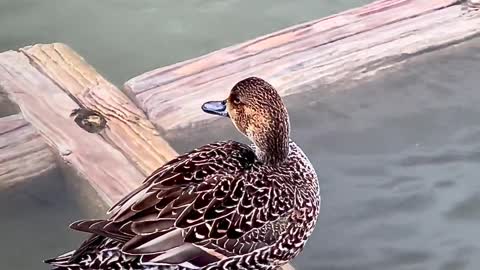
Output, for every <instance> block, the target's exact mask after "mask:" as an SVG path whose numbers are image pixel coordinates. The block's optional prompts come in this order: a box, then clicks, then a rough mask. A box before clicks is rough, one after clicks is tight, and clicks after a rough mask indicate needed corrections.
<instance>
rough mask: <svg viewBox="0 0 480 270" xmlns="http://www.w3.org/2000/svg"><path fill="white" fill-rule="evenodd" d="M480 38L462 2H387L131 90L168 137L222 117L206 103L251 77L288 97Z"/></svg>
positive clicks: (163, 74) (478, 22)
mask: <svg viewBox="0 0 480 270" xmlns="http://www.w3.org/2000/svg"><path fill="white" fill-rule="evenodd" d="M479 34H480V16H479V12H478V11H475V10H470V11H468V10H466V9H465V6H464V5H460V4H459V1H457V0H415V1H411V0H382V1H376V2H374V3H372V4H369V5H366V6H364V7H361V8H358V9H353V10H350V11H346V12H343V13H340V14H338V15H334V16H331V17H327V18H324V19H319V20H316V21H312V22H308V23H305V24H301V25H297V26H294V27H291V28H288V29H286V30H283V31H279V32H276V33H273V34H270V35H267V36H264V37H260V38H257V39H254V40H252V41H248V42H245V43H243V44H239V45H236V46H232V47H229V48H225V49H222V50H219V51H216V52H213V53H211V54H208V55H205V56H202V57H199V58H196V59H192V60H189V61H185V62H182V63H178V64H175V65H172V66H168V67H164V68H160V69H157V70H153V71H151V72H147V73H145V74H143V75H140V76H138V77H136V78H133V79H131V80H129V81H128V82H127V83H126V84H125V90H126V91H127V93H128V94H129V95H130V96H131V97H132V98H134V99H135V100H136V102H137V104H138V105H139V106H140V107H142V108H143V110H144V111H146V112H147V114H148V117H149V119H150V120H151V121H153V122H154V124H155V125H156V126H157V127H159V128H161V129H163V130H165V131H167V134H168V132H169V131H172V130H175V129H178V128H184V127H189V126H192V125H195V124H197V123H200V122H203V121H210V120H212V119H216V118H215V117H212V116H210V115H208V114H204V113H202V112H201V110H200V106H201V104H202V102H203V101H205V100H209V99H219V98H224V97H225V95H226V94H227V93H228V91H229V89H230V88H231V87H232V86H233V84H234V83H235V82H237V81H239V80H240V79H242V78H245V77H247V76H259V77H263V78H265V79H267V80H268V81H270V82H271V83H272V84H273V85H274V86H276V87H277V88H278V89H279V91H280V93H281V94H282V95H283V96H287V95H291V94H295V93H299V92H302V91H306V90H312V89H315V88H316V87H318V86H320V85H322V86H328V85H333V84H338V83H339V82H342V83H349V82H352V81H354V80H358V79H361V78H364V77H367V76H372V75H373V74H375V73H376V72H378V71H380V70H382V69H385V68H388V67H392V66H395V65H399V64H400V63H401V62H403V61H404V60H405V59H407V58H409V57H411V56H414V55H417V54H421V53H424V52H428V51H432V50H435V49H438V48H442V47H445V46H448V45H451V44H454V43H458V42H461V41H464V40H467V39H469V38H472V37H474V36H477V35H479ZM180 118H181V119H182V121H178V119H180ZM172 134H174V133H172Z"/></svg>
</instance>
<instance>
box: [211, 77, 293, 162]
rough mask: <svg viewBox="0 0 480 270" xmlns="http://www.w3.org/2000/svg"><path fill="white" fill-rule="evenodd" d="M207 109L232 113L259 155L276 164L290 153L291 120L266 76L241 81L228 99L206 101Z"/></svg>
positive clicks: (264, 159)
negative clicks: (264, 78)
mask: <svg viewBox="0 0 480 270" xmlns="http://www.w3.org/2000/svg"><path fill="white" fill-rule="evenodd" d="M202 109H203V111H205V112H207V113H210V114H215V115H220V116H224V117H230V119H231V120H232V122H233V124H234V125H235V127H236V128H237V129H238V130H239V131H240V132H241V133H242V134H244V135H245V136H247V137H248V138H249V139H250V140H251V141H252V142H253V143H254V144H255V148H256V149H255V151H256V155H257V157H258V158H259V159H260V160H262V161H263V162H264V163H266V164H269V165H275V164H277V163H281V162H282V161H283V160H285V159H286V157H287V156H288V150H289V138H290V123H289V119H288V112H287V109H286V107H285V105H284V104H283V101H282V98H281V97H280V95H279V94H278V93H277V91H276V90H275V88H274V87H273V86H272V85H270V84H269V83H268V82H266V81H264V80H263V79H260V78H256V77H250V78H247V79H244V80H242V81H240V82H238V83H237V84H236V85H235V86H234V87H233V88H232V90H231V91H230V95H229V96H228V98H227V99H225V100H222V101H209V102H206V103H205V104H203V106H202Z"/></svg>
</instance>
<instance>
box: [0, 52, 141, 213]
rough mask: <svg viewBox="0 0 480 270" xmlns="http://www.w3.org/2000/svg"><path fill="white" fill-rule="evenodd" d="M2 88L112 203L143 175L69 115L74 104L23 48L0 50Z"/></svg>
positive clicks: (0, 81)
mask: <svg viewBox="0 0 480 270" xmlns="http://www.w3.org/2000/svg"><path fill="white" fill-rule="evenodd" d="M0 88H2V89H3V91H5V92H6V93H7V95H8V97H9V98H10V100H12V101H13V102H15V103H16V104H17V105H18V106H19V107H20V110H21V111H22V114H23V116H24V118H25V120H26V121H28V122H29V123H30V124H31V125H32V126H33V127H34V128H35V129H36V130H37V131H38V132H39V134H41V135H42V137H43V138H44V139H45V141H46V142H47V144H49V145H50V146H51V147H52V148H53V149H54V151H56V152H57V153H58V154H59V155H60V157H61V158H62V159H63V160H64V161H65V162H66V163H67V164H69V165H70V166H71V167H72V168H74V169H75V170H76V171H77V172H78V173H79V174H80V175H81V176H82V177H83V178H84V179H87V180H88V181H89V183H90V184H91V185H92V186H93V187H94V189H95V190H96V191H97V192H98V193H99V195H100V197H101V198H102V199H104V200H105V201H106V202H107V203H108V204H111V203H113V202H115V201H117V200H118V199H120V198H121V197H123V196H124V195H125V194H126V193H127V192H129V191H131V190H133V189H134V188H135V187H137V186H138V185H139V184H140V182H141V181H142V180H143V178H144V175H143V173H142V172H141V171H139V170H138V169H137V168H136V167H135V166H134V165H132V164H131V163H130V161H129V160H128V159H127V158H126V157H125V156H124V155H123V153H122V152H121V151H119V150H118V149H117V148H115V147H114V146H112V145H110V144H109V143H107V142H106V141H105V140H104V139H103V138H101V137H100V136H99V135H97V134H93V133H88V132H86V131H85V130H83V129H81V128H80V127H79V126H77V125H76V124H75V122H74V121H73V120H72V119H71V118H70V117H69V115H70V113H71V112H72V110H73V109H75V108H77V107H78V104H77V103H75V101H73V100H72V99H71V98H70V97H69V96H68V95H67V94H66V93H65V92H63V90H62V89H61V88H60V87H59V86H58V85H57V84H55V83H54V82H52V81H51V80H50V79H49V78H48V77H46V76H45V75H44V74H42V73H41V72H39V71H38V70H37V69H36V68H35V67H33V66H32V65H31V64H30V61H29V59H28V58H27V57H26V56H25V55H24V54H23V53H19V52H14V51H7V52H4V53H1V54H0Z"/></svg>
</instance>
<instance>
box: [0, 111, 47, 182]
mask: <svg viewBox="0 0 480 270" xmlns="http://www.w3.org/2000/svg"><path fill="white" fill-rule="evenodd" d="M55 159H56V158H55V155H54V154H53V152H52V151H51V149H50V147H49V146H48V145H47V144H46V143H45V141H44V140H43V138H42V137H41V136H40V135H39V134H38V133H37V132H36V130H35V128H33V127H32V126H31V125H30V124H29V123H28V122H27V121H25V119H23V116H22V115H20V114H15V115H10V116H6V117H2V118H0V190H2V189H5V188H9V187H13V186H15V185H17V184H19V183H22V182H24V181H25V180H30V179H32V178H34V177H36V176H39V175H42V174H44V173H46V172H48V171H50V170H53V169H55V168H56V162H55Z"/></svg>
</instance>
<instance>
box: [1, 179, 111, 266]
mask: <svg viewBox="0 0 480 270" xmlns="http://www.w3.org/2000/svg"><path fill="white" fill-rule="evenodd" d="M106 209H107V208H106V206H105V205H103V203H101V202H100V200H99V199H98V197H96V195H95V192H94V191H93V190H92V188H90V186H88V185H85V183H84V182H83V180H82V179H79V178H78V177H75V176H74V174H68V175H67V174H64V173H61V172H60V171H59V170H53V171H50V172H48V173H45V174H44V175H41V176H38V177H35V178H34V179H30V180H26V181H25V182H24V183H21V184H18V185H16V186H14V187H12V188H8V189H6V190H0V217H1V219H0V220H1V222H0V238H1V239H2V240H1V243H0V251H1V252H0V261H1V262H2V264H1V267H0V268H1V269H17V270H23V269H32V270H34V269H35V270H41V269H49V267H48V266H47V265H46V264H43V263H42V261H43V260H44V259H46V258H51V257H53V256H56V255H59V254H61V253H63V252H65V251H67V250H69V249H74V248H76V247H78V245H79V243H81V242H82V241H83V240H84V238H85V237H86V234H83V233H79V232H74V231H72V230H70V229H69V228H68V224H70V223H72V222H73V221H76V220H78V219H81V218H95V217H97V218H99V217H103V216H104V213H105V211H106ZM5 267H7V268H5Z"/></svg>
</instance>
